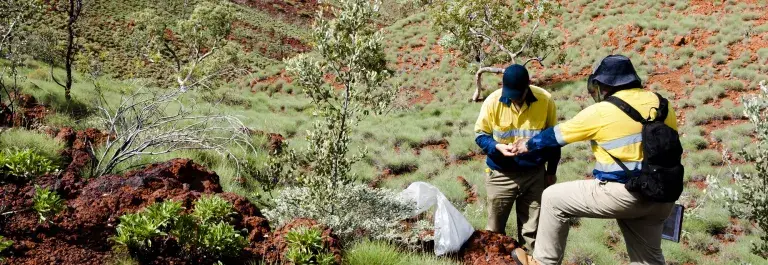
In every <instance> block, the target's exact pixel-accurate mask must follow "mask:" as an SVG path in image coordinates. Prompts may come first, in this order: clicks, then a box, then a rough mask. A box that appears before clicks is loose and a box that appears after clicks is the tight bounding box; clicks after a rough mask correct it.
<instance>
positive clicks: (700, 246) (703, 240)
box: [687, 233, 721, 255]
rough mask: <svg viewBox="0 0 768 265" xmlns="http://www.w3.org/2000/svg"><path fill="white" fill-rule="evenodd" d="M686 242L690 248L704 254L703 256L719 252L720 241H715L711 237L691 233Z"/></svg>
mask: <svg viewBox="0 0 768 265" xmlns="http://www.w3.org/2000/svg"><path fill="white" fill-rule="evenodd" d="M687 241H688V246H690V248H692V249H694V250H696V251H699V252H701V253H704V254H705V255H712V254H716V253H718V252H720V247H721V246H720V245H721V244H720V241H717V239H715V238H714V237H712V236H711V235H708V234H704V233H693V234H690V235H689V236H688V238H687Z"/></svg>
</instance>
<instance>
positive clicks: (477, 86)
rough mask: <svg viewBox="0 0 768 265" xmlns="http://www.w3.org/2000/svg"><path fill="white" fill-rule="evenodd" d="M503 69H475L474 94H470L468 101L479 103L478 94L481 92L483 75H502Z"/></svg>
mask: <svg viewBox="0 0 768 265" xmlns="http://www.w3.org/2000/svg"><path fill="white" fill-rule="evenodd" d="M503 72H504V68H496V67H480V69H477V73H475V93H474V94H472V98H471V99H470V101H472V102H477V101H480V100H481V98H480V93H482V92H483V79H482V77H483V74H484V73H497V74H500V73H503Z"/></svg>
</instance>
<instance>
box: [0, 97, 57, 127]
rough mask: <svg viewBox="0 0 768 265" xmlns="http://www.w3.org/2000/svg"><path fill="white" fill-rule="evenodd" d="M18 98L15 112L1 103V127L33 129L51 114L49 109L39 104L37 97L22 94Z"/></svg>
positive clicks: (14, 107) (14, 108)
mask: <svg viewBox="0 0 768 265" xmlns="http://www.w3.org/2000/svg"><path fill="white" fill-rule="evenodd" d="M11 97H12V98H16V100H15V101H16V102H15V105H14V106H13V111H12V110H11V106H8V105H6V104H5V103H0V126H8V127H24V128H31V127H33V126H34V125H36V124H37V123H38V122H39V121H41V120H43V119H44V118H45V116H46V115H48V114H49V113H50V111H49V110H48V108H46V107H45V106H44V105H42V104H40V103H38V102H37V100H36V99H35V97H33V96H31V95H28V94H22V95H20V96H18V97H16V96H15V95H13V94H11Z"/></svg>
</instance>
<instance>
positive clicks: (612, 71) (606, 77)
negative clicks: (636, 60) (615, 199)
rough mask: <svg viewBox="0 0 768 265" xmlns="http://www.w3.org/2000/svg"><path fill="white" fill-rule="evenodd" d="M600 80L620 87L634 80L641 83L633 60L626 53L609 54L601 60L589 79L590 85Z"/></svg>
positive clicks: (602, 82) (607, 84)
mask: <svg viewBox="0 0 768 265" xmlns="http://www.w3.org/2000/svg"><path fill="white" fill-rule="evenodd" d="M595 82H599V83H601V84H604V85H606V86H612V87H620V86H623V85H627V84H630V83H632V82H637V83H641V82H642V81H641V80H640V76H638V75H637V72H636V71H635V67H634V66H632V61H630V60H629V58H627V57H626V56H624V55H616V54H614V55H609V56H607V57H605V58H603V60H602V61H600V64H599V65H598V66H597V67H595V69H594V71H592V74H591V75H590V76H589V78H588V79H587V85H588V86H594V85H595Z"/></svg>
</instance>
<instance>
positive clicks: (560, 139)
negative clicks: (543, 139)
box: [553, 125, 568, 146]
mask: <svg viewBox="0 0 768 265" xmlns="http://www.w3.org/2000/svg"><path fill="white" fill-rule="evenodd" d="M553 130H554V131H555V140H557V143H558V144H560V145H561V146H564V145H566V144H568V143H566V142H565V138H563V132H561V131H560V125H556V126H555V128H554V129H553Z"/></svg>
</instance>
